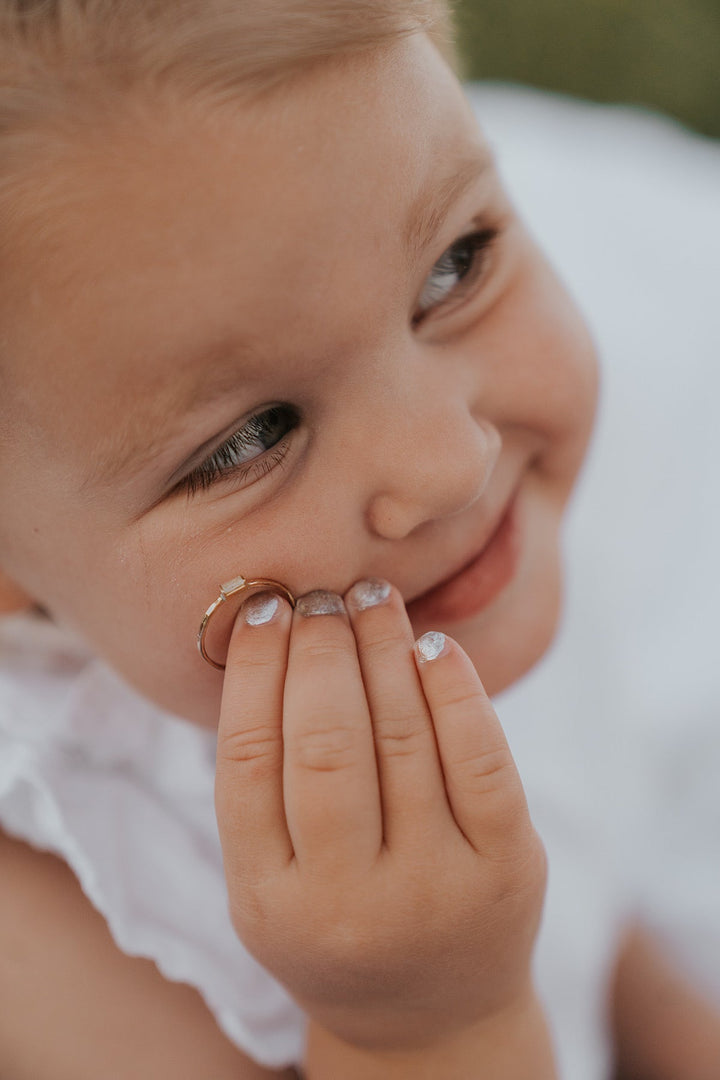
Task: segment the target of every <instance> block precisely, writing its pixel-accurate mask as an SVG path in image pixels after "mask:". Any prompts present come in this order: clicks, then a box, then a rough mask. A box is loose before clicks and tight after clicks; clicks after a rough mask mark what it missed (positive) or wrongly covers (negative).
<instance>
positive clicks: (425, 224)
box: [405, 153, 492, 260]
mask: <svg viewBox="0 0 720 1080" xmlns="http://www.w3.org/2000/svg"><path fill="white" fill-rule="evenodd" d="M491 166H492V157H491V156H490V154H489V153H479V154H473V156H472V157H468V158H465V160H464V161H463V162H462V163H461V164H460V165H459V166H458V168H456V169H454V170H453V172H452V174H451V175H450V176H448V177H446V178H445V179H444V180H441V181H440V182H439V183H438V184H436V185H435V186H433V188H432V189H431V190H430V192H427V191H424V192H422V193H421V194H420V195H419V196H418V198H417V199H416V200H415V202H414V203H413V204H412V206H411V207H410V212H409V215H408V220H407V224H406V226H405V244H406V247H407V249H408V252H409V254H410V257H411V258H412V259H413V260H414V259H416V258H417V257H418V256H419V255H420V254H421V252H422V251H424V249H425V248H426V247H427V246H428V244H429V243H430V241H431V240H432V239H433V237H434V236H435V235H436V234H437V232H438V230H439V229H440V226H441V225H442V223H443V221H444V220H445V218H446V217H447V215H448V214H449V212H450V210H451V209H452V207H453V205H454V204H455V203H456V202H457V201H458V199H460V197H461V196H462V195H464V194H465V192H466V191H467V190H468V188H470V187H472V185H473V184H474V183H475V182H476V181H477V180H478V179H479V178H480V176H482V174H483V173H485V172H487V171H488V170H489V169H490V168H491Z"/></svg>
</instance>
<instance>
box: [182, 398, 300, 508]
mask: <svg viewBox="0 0 720 1080" xmlns="http://www.w3.org/2000/svg"><path fill="white" fill-rule="evenodd" d="M299 423H300V414H299V412H298V410H297V409H296V408H295V407H294V406H293V405H273V406H272V407H271V408H269V409H265V410H264V411H263V412H260V413H256V415H255V416H251V417H250V419H249V420H248V421H247V423H245V424H243V426H242V427H241V428H240V429H239V430H238V431H236V432H235V433H234V435H231V436H230V438H229V439H228V440H227V441H226V442H224V443H223V444H222V445H221V446H219V447H218V448H217V450H215V452H214V453H213V454H211V455H210V457H209V458H206V460H205V461H203V463H202V464H201V465H198V467H197V468H196V469H193V471H192V472H191V473H188V475H187V476H186V477H185V478H184V479H183V480H181V481H180V483H179V484H178V485H177V490H182V491H185V492H187V494H188V496H192V495H195V494H196V493H197V492H198V491H207V490H208V488H211V487H212V486H213V484H215V483H216V482H217V481H218V480H221V479H222V478H223V477H224V476H226V475H227V474H228V473H233V475H234V476H235V478H236V479H237V481H238V482H239V483H242V482H243V481H245V480H251V481H254V480H259V479H260V477H262V476H266V475H267V474H268V473H269V472H270V471H271V470H272V469H274V468H275V466H276V465H279V464H280V462H281V461H282V459H283V458H284V457H285V453H286V451H287V444H286V439H287V436H288V435H289V434H290V432H291V431H292V430H293V428H296V427H297V425H298V424H299ZM278 431H279V432H280V433H279V434H278ZM268 440H273V441H268ZM265 441H268V445H266V446H263V448H262V449H261V450H260V452H259V453H257V454H256V455H255V456H254V457H252V458H250V459H249V460H248V461H246V462H242V461H240V460H239V458H240V457H241V455H242V454H243V453H245V452H246V451H247V450H250V449H257V444H258V443H260V444H261V445H262V444H263V442H265Z"/></svg>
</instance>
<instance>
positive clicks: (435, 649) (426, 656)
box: [415, 630, 445, 664]
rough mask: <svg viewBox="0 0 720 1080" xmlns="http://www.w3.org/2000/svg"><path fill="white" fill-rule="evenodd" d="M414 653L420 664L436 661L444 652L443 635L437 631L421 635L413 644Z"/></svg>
mask: <svg viewBox="0 0 720 1080" xmlns="http://www.w3.org/2000/svg"><path fill="white" fill-rule="evenodd" d="M415 651H416V653H417V658H418V660H419V661H420V663H421V664H427V662H428V660H437V658H438V656H442V654H443V653H444V652H445V635H444V634H441V633H440V631H439V630H431V631H430V632H429V633H428V634H423V636H422V637H421V638H418V640H417V641H416V642H415Z"/></svg>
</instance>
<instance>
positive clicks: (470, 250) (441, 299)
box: [413, 227, 500, 326]
mask: <svg viewBox="0 0 720 1080" xmlns="http://www.w3.org/2000/svg"><path fill="white" fill-rule="evenodd" d="M499 234H500V230H499V229H498V228H495V227H488V228H485V229H478V230H477V231H476V232H472V233H467V234H466V235H465V236H461V237H459V238H458V239H457V240H456V241H455V242H454V243H453V244H451V245H450V247H449V248H446V249H445V251H444V252H443V254H442V255H441V256H440V258H439V259H438V260H437V262H436V263H435V264H434V266H433V268H432V270H431V271H430V274H429V275H428V277H427V280H426V282H425V285H424V286H423V291H422V293H421V294H420V300H419V301H418V310H417V311H416V313H415V315H413V325H414V326H417V325H418V324H419V323H420V322H422V321H423V320H424V319H426V318H427V316H428V314H429V313H431V312H432V311H434V310H436V309H437V308H439V307H442V306H443V305H444V304H445V303H447V302H448V301H449V299H450V298H451V297H452V298H453V299H456V298H457V295H458V293H460V294H461V295H462V294H463V293H464V292H466V291H467V290H468V289H470V288H471V287H472V286H473V285H474V284H475V283H476V281H477V279H478V277H479V275H480V274H482V272H483V270H484V264H485V260H482V259H480V258H479V256H480V255H485V256H487V255H488V254H489V252H490V250H491V248H492V246H493V244H494V243H495V242H496V240H497V238H498V236H499ZM433 273H435V274H439V275H440V276H441V277H444V278H446V279H447V278H449V277H455V276H456V277H458V282H457V284H456V285H455V286H451V287H450V289H449V290H448V291H447V292H445V293H442V295H439V296H438V290H437V289H436V291H435V295H434V296H433V295H432V292H433V290H432V288H430V289H429V288H428V283H429V282H430V279H431V278H432V275H433ZM427 292H430V294H431V295H430V298H429V300H427V301H426V302H425V304H424V305H423V304H422V298H423V296H425V294H426V293H427Z"/></svg>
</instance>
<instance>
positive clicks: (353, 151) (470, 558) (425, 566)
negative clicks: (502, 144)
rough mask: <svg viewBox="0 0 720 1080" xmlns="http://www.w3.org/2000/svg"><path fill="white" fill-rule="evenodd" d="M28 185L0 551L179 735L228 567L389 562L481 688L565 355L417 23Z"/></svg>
mask: <svg viewBox="0 0 720 1080" xmlns="http://www.w3.org/2000/svg"><path fill="white" fill-rule="evenodd" d="M76 149H77V148H76ZM53 185H54V190H53V191H51V192H47V193H44V194H43V196H42V198H40V196H38V198H37V200H36V201H37V206H36V209H35V211H34V213H35V214H37V217H38V220H37V221H35V222H34V227H33V228H32V229H30V228H29V227H28V228H26V229H24V230H20V231H19V235H20V236H21V237H22V241H21V242H18V241H17V240H15V241H11V245H10V250H9V251H8V253H7V259H8V260H9V262H8V264H7V265H9V266H10V270H9V272H6V271H5V269H3V291H2V297H1V298H0V316H1V323H2V327H3V339H4V340H3V352H4V356H5V360H4V361H3V363H4V366H5V370H4V373H3V388H2V392H3V403H2V405H1V406H0V408H2V410H3V412H4V416H3V419H4V420H7V418H8V417H9V421H8V423H9V427H8V440H7V443H6V445H4V446H3V448H2V452H1V453H0V505H1V506H2V521H1V524H0V565H1V566H3V567H4V569H5V570H6V571H7V573H8V574H9V575H10V576H11V577H13V578H14V579H15V580H16V581H17V582H19V583H20V584H22V585H23V587H24V588H25V589H26V590H27V591H28V592H29V593H30V594H31V595H32V596H34V597H35V598H37V599H38V600H39V601H40V602H41V603H42V604H43V605H44V606H45V607H46V608H47V610H48V611H49V612H50V614H51V615H52V616H53V617H54V618H55V619H57V621H58V622H61V623H64V624H66V625H70V626H71V627H73V628H74V629H75V630H76V631H77V632H79V633H80V634H81V635H82V636H83V637H84V638H85V639H86V640H87V641H89V642H90V643H91V645H92V646H93V648H94V649H96V650H97V651H98V652H99V653H100V654H102V655H103V656H104V657H105V658H106V659H107V660H108V661H109V663H110V664H112V665H113V666H114V667H115V668H116V669H117V670H119V672H120V673H121V674H122V675H124V676H125V677H126V678H127V679H128V680H129V681H130V682H132V683H133V684H135V685H136V686H137V687H138V688H139V689H140V690H141V691H143V692H144V693H145V694H146V695H147V696H149V697H151V698H153V699H155V700H156V701H157V702H159V703H160V704H162V705H163V706H164V707H166V708H168V709H170V710H172V711H174V712H176V713H178V714H180V715H183V716H186V717H188V718H190V719H193V720H195V721H197V722H200V723H204V724H209V725H212V724H214V723H215V720H216V717H217V713H218V708H219V700H220V692H221V687H222V675H221V673H219V672H217V671H214V670H212V669H211V668H210V667H209V666H207V665H206V664H205V663H204V662H203V661H202V659H201V658H200V656H199V655H198V653H197V650H196V644H195V638H196V633H197V628H198V624H199V622H200V619H201V617H202V614H203V612H204V610H205V609H206V608H207V607H208V605H209V604H210V603H211V602H212V601H213V600H214V599H215V597H216V596H217V594H218V592H219V586H220V584H221V583H223V582H225V581H228V580H230V579H232V578H234V577H235V576H237V575H238V574H244V575H245V576H250V577H269V578H275V579H278V580H279V581H281V582H284V583H285V584H286V585H287V586H288V587H289V588H290V589H291V590H292V591H293V592H294V593H295V594H296V595H299V594H302V593H303V592H306V591H308V590H311V589H316V588H326V589H332V590H335V591H338V592H344V591H345V590H346V589H347V588H348V587H349V586H350V585H351V584H352V583H353V582H354V581H356V580H357V579H359V578H365V577H369V576H375V577H382V578H386V579H389V580H390V581H392V582H393V583H394V584H396V585H397V586H398V588H399V589H400V591H401V592H402V594H403V596H404V597H405V598H406V600H407V601H408V603H409V612H410V615H411V618H412V621H413V625H414V628H415V630H416V631H417V633H418V634H420V633H422V632H424V631H426V630H429V629H442V630H445V631H447V632H448V633H450V634H452V635H453V636H454V637H455V638H457V640H459V641H460V643H461V644H462V645H463V646H464V647H465V649H467V651H468V652H469V653H470V655H471V657H472V658H473V660H474V661H475V663H476V665H477V667H478V670H479V672H480V674H481V676H482V678H483V680H484V681H485V684H486V686H487V688H488V690H489V691H490V692H491V693H495V692H497V691H499V690H500V689H502V688H503V687H504V686H506V685H508V684H509V683H510V682H512V681H513V680H514V679H516V678H517V677H518V676H519V675H520V674H522V673H523V672H524V671H525V670H526V669H527V668H528V667H529V666H530V665H531V664H532V663H533V662H534V661H535V660H536V659H537V658H538V656H539V655H541V653H542V652H543V651H544V649H545V648H546V646H547V644H548V642H549V640H550V638H551V636H552V633H553V630H554V627H555V623H556V619H557V612H558V603H559V583H560V574H559V539H558V533H559V526H560V522H561V517H562V513H563V509H564V506H565V503H566V501H567V497H568V495H569V492H570V489H571V486H572V484H573V481H574V479H575V476H576V473H577V470H578V468H579V466H580V463H581V460H582V457H583V453H584V450H585V447H586V443H587V440H588V437H589V432H590V428H591V423H592V415H593V411H594V403H595V396H596V373H595V360H594V354H593V349H592V346H591V344H590V341H589V339H588V336H587V333H586V330H585V328H584V325H583V323H582V321H581V319H580V318H579V316H578V314H577V312H576V311H575V309H574V307H573V305H572V304H571V302H570V300H569V299H568V297H567V295H566V293H565V292H564V290H563V288H562V286H561V285H560V284H559V283H558V281H557V279H556V278H555V276H554V275H553V273H552V271H551V270H550V268H549V267H548V265H547V263H546V262H545V261H544V259H543V256H542V255H541V253H540V252H539V251H538V249H537V248H536V247H535V245H534V243H533V241H532V239H531V238H530V237H529V235H528V233H527V232H526V230H525V228H524V227H523V225H522V223H521V222H520V221H519V220H518V218H517V217H516V215H515V213H514V211H513V208H512V206H511V205H510V204H509V202H508V199H507V197H506V196H505V194H504V192H503V189H502V186H501V184H500V181H499V179H498V176H497V173H496V171H495V169H494V166H493V162H492V159H491V157H490V154H489V151H488V147H487V145H486V143H485V142H484V140H483V138H482V136H481V135H480V134H479V133H478V131H477V129H476V125H475V122H474V119H473V117H472V115H471V113H470V110H469V108H468V106H467V105H466V103H465V101H464V98H463V96H462V93H461V91H460V88H459V86H458V84H457V82H456V80H455V78H454V76H453V75H452V74H451V73H450V71H449V70H448V68H447V67H446V65H445V64H444V62H443V61H442V60H441V58H440V56H439V55H438V53H437V52H436V51H435V50H434V48H433V47H432V46H431V45H430V43H429V42H428V41H427V40H426V39H425V38H423V37H420V36H418V37H414V38H412V39H410V40H407V41H405V42H403V43H401V44H399V45H397V46H395V47H393V49H392V50H390V51H384V52H379V53H377V54H374V55H372V56H365V57H358V58H354V59H352V60H349V61H346V62H344V63H343V65H342V66H339V67H337V68H330V67H326V68H325V69H324V70H321V71H317V72H315V73H314V74H313V75H312V76H308V77H306V78H305V79H304V81H303V83H302V84H299V85H297V86H296V87H294V88H293V89H292V90H289V91H288V90H284V91H282V92H281V93H280V94H279V95H278V96H277V98H275V99H273V100H271V101H265V102H263V103H260V104H257V105H254V106H248V105H240V106H233V105H224V106H222V107H220V106H218V105H213V106H207V108H205V109H204V110H203V109H201V108H200V107H197V108H195V109H193V110H189V109H188V107H187V106H185V105H181V104H180V103H176V105H175V106H173V107H172V109H171V110H170V111H167V108H166V111H163V112H160V111H159V107H158V109H157V110H156V111H155V112H153V109H152V108H150V107H148V108H147V109H146V111H145V113H144V115H143V116H142V117H140V118H136V119H135V121H134V122H133V123H130V122H129V121H128V120H126V122H125V123H124V125H122V126H120V125H119V126H118V129H117V130H112V131H110V130H107V129H106V130H105V132H104V133H103V134H102V135H98V137H97V139H96V140H95V141H92V140H91V139H90V138H89V137H88V140H87V142H86V143H85V144H84V146H83V147H81V148H80V152H79V153H78V156H77V157H76V158H75V159H74V160H73V161H68V163H67V165H66V166H65V167H64V168H62V169H58V170H56V177H55V179H54V181H53ZM30 197H31V196H30V195H28V203H27V205H28V207H29V206H30ZM13 245H14V246H13ZM481 552H482V553H483V554H481ZM478 556H479V558H478ZM460 571H463V572H462V573H460V574H459V576H458V573H459V572H460ZM438 585H440V586H441V587H440V588H439V589H436V588H434V587H436V586H438ZM430 590H434V591H433V592H432V593H430ZM428 594H429V595H428ZM221 637H222V635H220V637H216V640H214V642H213V646H214V649H215V651H216V652H218V650H220V651H221V650H222V645H223V642H222V640H221Z"/></svg>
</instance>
